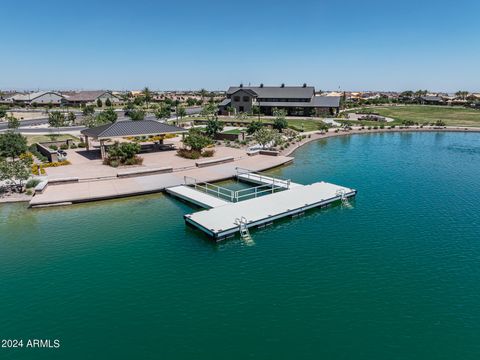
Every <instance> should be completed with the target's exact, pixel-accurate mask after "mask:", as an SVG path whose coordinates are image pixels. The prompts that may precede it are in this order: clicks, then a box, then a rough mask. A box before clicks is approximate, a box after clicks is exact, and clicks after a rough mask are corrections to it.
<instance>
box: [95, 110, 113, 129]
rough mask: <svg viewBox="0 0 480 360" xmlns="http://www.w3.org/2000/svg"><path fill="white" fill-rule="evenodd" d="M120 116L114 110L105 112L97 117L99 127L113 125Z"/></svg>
mask: <svg viewBox="0 0 480 360" xmlns="http://www.w3.org/2000/svg"><path fill="white" fill-rule="evenodd" d="M117 118H118V115H117V113H116V112H115V110H113V109H112V108H108V109H106V110H103V111H102V112H101V113H100V114H98V115H97V116H96V122H97V126H98V125H102V124H113V123H114V122H115V121H117Z"/></svg>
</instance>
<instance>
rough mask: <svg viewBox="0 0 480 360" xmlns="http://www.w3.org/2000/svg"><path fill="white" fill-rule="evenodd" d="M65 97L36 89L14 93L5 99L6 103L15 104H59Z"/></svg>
mask: <svg viewBox="0 0 480 360" xmlns="http://www.w3.org/2000/svg"><path fill="white" fill-rule="evenodd" d="M64 99H65V97H64V96H63V95H61V94H59V93H57V92H53V91H38V92H32V93H25V94H15V95H13V96H11V97H9V98H7V99H5V102H6V103H11V104H16V105H33V106H35V105H54V106H59V105H60V104H61V103H62V101H63V100H64Z"/></svg>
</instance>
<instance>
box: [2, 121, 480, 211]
mask: <svg viewBox="0 0 480 360" xmlns="http://www.w3.org/2000/svg"><path fill="white" fill-rule="evenodd" d="M388 132H390V133H393V132H465V133H468V132H473V133H480V128H471V127H446V128H433V127H432V128H419V127H418V128H416V127H415V128H404V129H400V128H393V129H372V130H366V129H363V130H360V128H359V127H357V128H353V129H352V130H347V131H338V132H333V131H331V132H327V133H323V134H322V133H320V132H308V133H304V134H302V135H310V137H309V138H305V139H303V140H302V141H300V142H298V143H295V144H292V145H291V146H289V147H288V148H287V149H284V150H282V151H281V152H280V153H279V155H281V156H283V157H290V159H289V160H287V161H280V162H278V163H276V164H275V165H273V164H270V165H273V166H259V167H258V169H257V171H267V170H271V169H275V168H278V167H280V166H287V165H290V164H291V163H292V162H294V158H292V154H293V153H294V152H295V151H297V150H298V149H299V148H301V147H302V146H304V145H306V144H308V143H310V142H313V141H317V140H321V139H328V138H333V137H338V136H349V135H357V134H372V133H388ZM229 175H230V174H228V175H227V174H224V175H223V176H218V175H217V176H215V177H210V179H208V180H209V181H210V182H217V181H224V180H229V179H231V178H232V177H231V176H229ZM56 186H59V185H56ZM62 186H68V185H62ZM163 191H164V188H156V189H149V190H147V191H138V190H137V191H128V192H122V193H117V194H109V195H106V194H104V196H87V197H86V198H83V199H75V200H73V199H68V200H73V201H71V202H70V201H67V202H65V201H52V202H49V204H48V205H47V204H42V205H43V206H59V205H67V204H68V205H71V204H75V203H85V202H97V201H103V200H110V199H116V198H117V199H118V198H127V197H133V196H140V195H145V194H153V193H160V192H163ZM105 195H106V196H105ZM31 199H32V197H30V196H29V198H28V199H27V198H26V197H22V198H19V197H16V198H13V199H12V198H10V199H8V198H3V199H0V204H8V203H19V202H27V203H28V202H29V201H30V200H31ZM42 205H40V207H43V206H42Z"/></svg>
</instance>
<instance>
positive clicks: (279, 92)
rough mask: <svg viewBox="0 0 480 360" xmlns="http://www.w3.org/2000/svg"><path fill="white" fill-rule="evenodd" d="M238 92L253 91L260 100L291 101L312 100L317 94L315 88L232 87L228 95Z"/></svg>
mask: <svg viewBox="0 0 480 360" xmlns="http://www.w3.org/2000/svg"><path fill="white" fill-rule="evenodd" d="M238 90H250V91H253V92H254V93H255V94H256V95H257V96H258V97H259V98H277V99H283V98H290V99H306V98H311V97H312V96H313V95H314V94H315V88H314V87H313V86H306V87H303V86H285V87H281V86H263V87H260V86H243V87H239V86H231V87H230V88H229V89H228V90H227V95H232V94H233V93H235V92H237V91H238Z"/></svg>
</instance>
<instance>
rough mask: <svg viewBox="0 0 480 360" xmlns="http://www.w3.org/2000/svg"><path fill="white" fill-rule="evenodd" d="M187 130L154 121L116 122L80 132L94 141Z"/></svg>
mask: <svg viewBox="0 0 480 360" xmlns="http://www.w3.org/2000/svg"><path fill="white" fill-rule="evenodd" d="M186 131H187V130H185V129H183V128H181V127H178V126H173V125H168V124H165V123H161V122H158V121H154V120H141V121H131V120H126V121H117V122H114V123H113V124H106V125H102V126H97V127H94V128H91V129H85V130H82V131H81V133H82V134H83V135H87V136H90V137H93V138H96V139H100V138H102V139H105V138H114V137H125V136H143V135H159V134H168V133H180V132H186Z"/></svg>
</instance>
